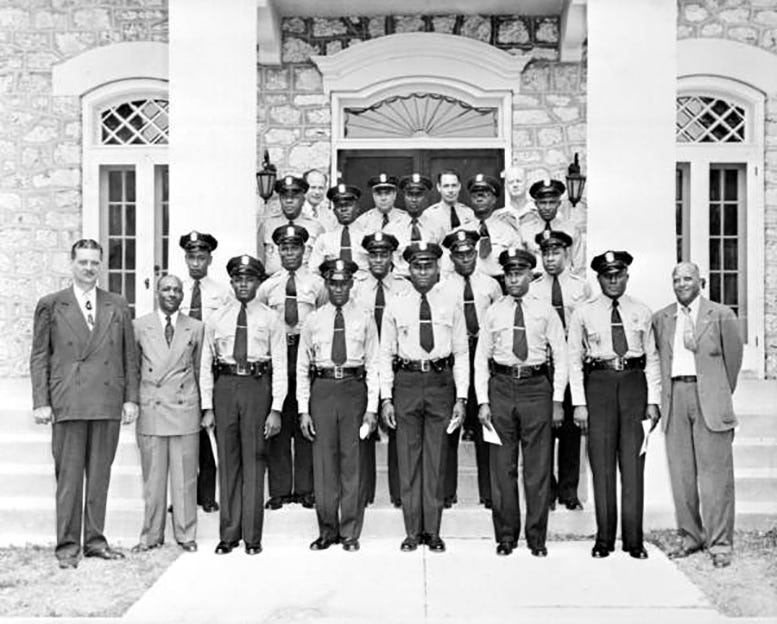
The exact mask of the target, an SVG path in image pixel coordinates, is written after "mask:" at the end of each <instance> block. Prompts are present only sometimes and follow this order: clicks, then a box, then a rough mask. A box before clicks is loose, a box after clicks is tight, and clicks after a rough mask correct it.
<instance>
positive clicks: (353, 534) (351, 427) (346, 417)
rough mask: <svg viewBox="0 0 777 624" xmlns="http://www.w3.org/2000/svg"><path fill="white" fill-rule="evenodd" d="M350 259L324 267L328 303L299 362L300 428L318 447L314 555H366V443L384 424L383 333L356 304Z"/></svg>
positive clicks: (305, 332)
mask: <svg viewBox="0 0 777 624" xmlns="http://www.w3.org/2000/svg"><path fill="white" fill-rule="evenodd" d="M357 269H358V267H357V266H356V264H355V263H354V262H351V261H350V260H341V259H337V260H327V261H325V262H324V263H323V264H321V267H320V271H321V274H322V275H323V276H324V277H325V279H326V288H327V291H328V293H329V303H326V304H325V305H323V306H322V307H321V308H319V309H318V310H316V311H315V312H312V313H311V314H310V315H309V316H308V318H307V319H306V320H305V324H304V325H303V327H302V334H301V338H300V348H299V359H298V360H297V403H298V404H299V408H300V428H301V429H302V433H303V435H305V437H307V438H308V439H309V440H310V441H311V442H312V443H313V475H314V481H315V491H316V515H317V516H318V530H319V536H318V538H317V539H316V540H315V541H313V543H312V544H311V545H310V549H311V550H325V549H327V548H329V547H330V546H331V545H332V544H334V543H336V542H338V541H339V540H340V539H342V543H343V549H344V550H346V551H350V552H353V551H356V550H359V535H360V534H361V529H362V522H363V520H364V502H365V501H364V494H363V485H362V483H361V475H362V470H361V460H360V455H361V449H362V448H363V447H362V446H361V439H364V438H366V437H367V436H368V435H369V434H370V433H372V431H373V430H374V429H375V428H376V426H377V411H378V393H379V388H378V331H377V329H376V327H375V322H374V320H373V318H372V312H371V310H369V309H368V308H364V307H362V306H360V305H358V304H356V303H354V302H353V301H351V300H350V293H351V288H352V287H353V274H354V273H355V272H356V270H357Z"/></svg>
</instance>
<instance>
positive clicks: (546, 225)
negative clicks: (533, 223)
mask: <svg viewBox="0 0 777 624" xmlns="http://www.w3.org/2000/svg"><path fill="white" fill-rule="evenodd" d="M542 229H543V230H547V231H548V232H550V231H551V229H552V228H551V227H550V221H545V227H544V228H542Z"/></svg>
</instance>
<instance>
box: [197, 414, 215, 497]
mask: <svg viewBox="0 0 777 624" xmlns="http://www.w3.org/2000/svg"><path fill="white" fill-rule="evenodd" d="M199 457H200V458H199V472H198V473H197V504H198V505H207V504H209V503H214V502H215V501H216V461H215V460H214V459H213V451H212V450H211V448H210V439H209V438H208V432H207V431H205V429H201V430H200V451H199Z"/></svg>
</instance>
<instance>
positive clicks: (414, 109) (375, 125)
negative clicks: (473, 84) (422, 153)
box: [345, 93, 498, 139]
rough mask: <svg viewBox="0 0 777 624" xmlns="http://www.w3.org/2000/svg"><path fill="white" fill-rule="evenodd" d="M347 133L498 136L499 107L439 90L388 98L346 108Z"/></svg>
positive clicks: (351, 135)
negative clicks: (477, 103)
mask: <svg viewBox="0 0 777 624" xmlns="http://www.w3.org/2000/svg"><path fill="white" fill-rule="evenodd" d="M345 136H346V137H348V138H354V139H364V138H414V137H460V138H461V137H480V138H483V137H488V138H492V137H496V136H498V118H497V109H496V108H476V107H474V106H470V105H469V104H467V103H465V102H462V101H460V100H457V99H455V98H452V97H448V96H445V95H439V94H437V93H412V94H410V95H398V96H394V97H390V98H387V99H385V100H382V101H380V102H378V103H377V104H373V105H372V106H370V107H367V108H346V109H345Z"/></svg>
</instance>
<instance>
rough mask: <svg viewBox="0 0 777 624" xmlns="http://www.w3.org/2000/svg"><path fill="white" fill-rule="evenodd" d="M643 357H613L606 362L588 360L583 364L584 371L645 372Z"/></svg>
mask: <svg viewBox="0 0 777 624" xmlns="http://www.w3.org/2000/svg"><path fill="white" fill-rule="evenodd" d="M645 361H646V359H645V356H644V355H642V356H640V357H632V358H626V357H620V356H618V357H614V358H609V359H606V360H593V359H592V360H588V361H587V362H586V363H585V367H586V370H588V371H591V370H611V371H617V372H621V371H626V370H635V369H639V370H645Z"/></svg>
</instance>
